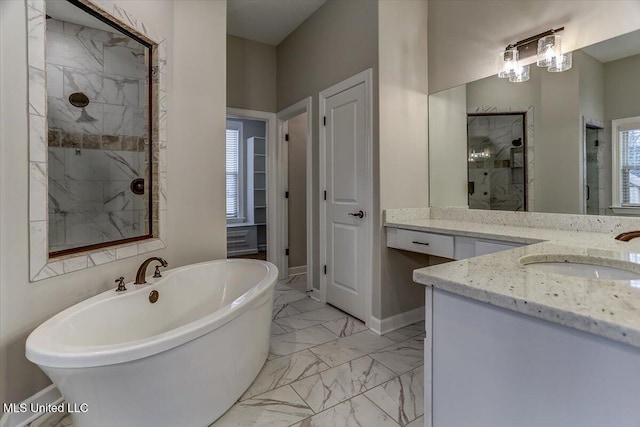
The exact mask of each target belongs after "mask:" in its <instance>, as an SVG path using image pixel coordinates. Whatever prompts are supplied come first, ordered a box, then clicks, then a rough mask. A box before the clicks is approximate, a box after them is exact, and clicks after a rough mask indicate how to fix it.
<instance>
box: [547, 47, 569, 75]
mask: <svg viewBox="0 0 640 427" xmlns="http://www.w3.org/2000/svg"><path fill="white" fill-rule="evenodd" d="M572 65H573V54H572V53H571V52H567V53H565V54H562V55H560V56H557V57H555V58H554V60H553V61H552V62H551V65H549V67H548V68H547V70H548V71H549V72H550V73H561V72H563V71H567V70H570V69H571V66H572Z"/></svg>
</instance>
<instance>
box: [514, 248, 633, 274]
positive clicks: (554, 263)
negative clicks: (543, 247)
mask: <svg viewBox="0 0 640 427" xmlns="http://www.w3.org/2000/svg"><path fill="white" fill-rule="evenodd" d="M520 263H521V264H523V265H525V266H527V267H530V268H536V269H538V270H541V271H544V272H547V273H555V274H563V275H565V276H574V277H583V278H587V279H599V280H640V265H639V264H636V263H633V262H629V261H622V260H616V259H608V258H599V257H591V256H585V255H561V254H539V255H527V256H524V257H522V258H520Z"/></svg>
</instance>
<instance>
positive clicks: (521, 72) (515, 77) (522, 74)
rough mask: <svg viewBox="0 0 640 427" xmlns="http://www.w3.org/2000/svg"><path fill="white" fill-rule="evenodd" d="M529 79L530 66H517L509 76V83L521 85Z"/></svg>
mask: <svg viewBox="0 0 640 427" xmlns="http://www.w3.org/2000/svg"><path fill="white" fill-rule="evenodd" d="M529 77H531V66H529V65H524V66H522V65H518V66H517V67H516V69H515V70H513V73H512V74H511V75H510V76H509V81H510V82H511V83H522V82H526V81H527V80H529Z"/></svg>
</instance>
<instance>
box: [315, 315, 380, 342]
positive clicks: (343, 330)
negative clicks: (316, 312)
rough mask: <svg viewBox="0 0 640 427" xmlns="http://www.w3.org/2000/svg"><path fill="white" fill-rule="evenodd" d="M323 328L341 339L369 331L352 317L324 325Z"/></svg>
mask: <svg viewBox="0 0 640 427" xmlns="http://www.w3.org/2000/svg"><path fill="white" fill-rule="evenodd" d="M322 326H324V327H325V328H327V329H328V330H330V331H331V332H333V333H334V334H336V335H337V336H339V337H340V338H342V337H348V336H349V335H353V334H355V333H358V332H362V331H366V330H367V329H369V328H367V326H366V325H365V324H364V323H362V322H361V321H359V320H358V319H355V318H353V317H351V316H347V317H343V318H341V319H336V320H332V321H330V322H327V323H323V324H322Z"/></svg>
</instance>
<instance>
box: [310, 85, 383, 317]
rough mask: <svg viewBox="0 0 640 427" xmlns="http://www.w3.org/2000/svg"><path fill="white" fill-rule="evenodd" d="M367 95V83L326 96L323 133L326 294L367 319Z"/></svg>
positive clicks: (338, 303)
mask: <svg viewBox="0 0 640 427" xmlns="http://www.w3.org/2000/svg"><path fill="white" fill-rule="evenodd" d="M366 101H367V100H366V87H365V83H360V84H358V85H356V86H354V87H351V88H350V89H347V90H345V91H343V92H340V93H338V94H335V95H333V96H331V97H329V98H327V99H326V104H325V116H326V131H325V133H324V135H325V136H324V138H325V144H324V146H325V150H326V151H325V157H324V158H325V179H326V181H325V185H326V187H325V189H326V202H325V203H326V206H325V208H326V216H325V218H326V221H325V227H324V230H325V233H326V235H325V242H326V246H325V251H326V252H325V254H326V256H325V260H326V262H325V264H326V282H325V283H326V298H327V302H328V303H330V304H332V305H334V306H336V307H338V308H340V309H342V310H344V311H346V312H347V313H349V314H351V315H352V316H354V317H357V318H359V319H362V320H365V321H366V320H367V319H366V304H365V289H366V287H368V286H370V284H369V283H366V281H367V280H370V279H368V277H369V275H367V274H366V273H367V271H366V268H368V266H367V263H368V261H369V258H370V256H369V253H370V243H369V235H368V223H369V222H370V221H371V219H370V218H369V216H368V212H366V207H367V206H369V185H368V184H369V183H368V179H369V176H370V174H369V170H368V168H369V165H368V162H367V142H368V141H367V133H366V121H367V113H366V109H367V105H366ZM321 274H322V272H321Z"/></svg>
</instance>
